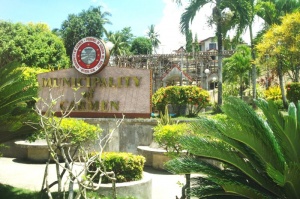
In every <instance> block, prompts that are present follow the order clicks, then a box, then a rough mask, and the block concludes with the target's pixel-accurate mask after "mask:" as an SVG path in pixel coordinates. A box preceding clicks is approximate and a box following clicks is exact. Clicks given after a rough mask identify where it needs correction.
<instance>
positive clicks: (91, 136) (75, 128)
mask: <svg viewBox="0 0 300 199" xmlns="http://www.w3.org/2000/svg"><path fill="white" fill-rule="evenodd" d="M50 120H52V118H51V119H50ZM53 120H54V121H52V122H53V123H56V124H58V123H60V125H59V127H58V129H56V130H57V131H60V135H61V136H62V137H61V138H62V141H63V142H69V143H72V144H81V143H83V142H86V141H89V140H95V139H96V138H97V137H98V135H99V133H101V132H102V129H101V128H100V127H99V126H95V125H92V124H88V123H86V122H85V121H83V120H80V119H75V118H63V119H61V118H55V117H54V118H53ZM49 128H51V127H50V126H49ZM49 130H50V129H49ZM44 136H45V135H44V133H43V132H40V133H39V134H35V135H33V136H32V137H30V140H35V139H38V138H39V139H40V138H44Z"/></svg>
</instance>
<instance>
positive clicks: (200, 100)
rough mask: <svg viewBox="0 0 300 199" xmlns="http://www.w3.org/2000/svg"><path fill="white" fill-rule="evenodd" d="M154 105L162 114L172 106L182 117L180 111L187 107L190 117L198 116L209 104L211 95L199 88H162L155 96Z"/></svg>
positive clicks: (153, 97) (153, 98)
mask: <svg viewBox="0 0 300 199" xmlns="http://www.w3.org/2000/svg"><path fill="white" fill-rule="evenodd" d="M152 103H153V106H154V107H155V108H157V109H158V110H159V111H161V112H164V108H165V106H166V105H168V104H170V105H171V106H172V109H173V110H175V111H176V114H177V115H180V110H181V109H182V108H183V107H185V106H186V107H187V110H188V115H189V116H196V115H197V114H198V113H199V112H200V110H201V109H202V108H205V107H206V106H207V105H208V104H209V93H208V92H207V91H206V90H203V89H201V88H199V87H197V86H169V87H162V88H160V89H158V90H157V91H156V92H155V93H154V94H153V96H152Z"/></svg>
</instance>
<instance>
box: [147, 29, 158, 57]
mask: <svg viewBox="0 0 300 199" xmlns="http://www.w3.org/2000/svg"><path fill="white" fill-rule="evenodd" d="M148 28H149V30H148V32H147V36H148V37H149V39H150V41H151V44H152V48H153V52H154V53H155V54H156V48H157V47H158V45H159V44H160V41H159V39H158V37H159V34H158V33H157V32H155V26H154V25H153V24H152V25H151V26H149V27H148Z"/></svg>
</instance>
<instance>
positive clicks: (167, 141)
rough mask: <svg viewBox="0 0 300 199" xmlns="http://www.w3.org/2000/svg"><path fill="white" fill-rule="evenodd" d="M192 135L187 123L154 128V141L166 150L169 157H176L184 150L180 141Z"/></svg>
mask: <svg viewBox="0 0 300 199" xmlns="http://www.w3.org/2000/svg"><path fill="white" fill-rule="evenodd" d="M188 134H191V130H190V128H189V126H188V125H187V124H186V123H179V124H167V125H157V126H156V127H154V134H153V136H154V141H155V142H157V143H158V145H159V146H160V147H162V148H164V149H165V150H166V151H167V152H168V155H170V156H176V155H178V154H179V153H180V152H181V151H182V150H183V149H184V148H183V147H182V145H181V144H180V142H179V140H180V139H181V137H182V136H184V135H188Z"/></svg>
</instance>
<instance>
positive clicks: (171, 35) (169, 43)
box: [155, 0, 214, 53]
mask: <svg viewBox="0 0 300 199" xmlns="http://www.w3.org/2000/svg"><path fill="white" fill-rule="evenodd" d="M163 2H164V4H165V8H164V11H163V17H162V19H161V21H160V22H159V23H158V24H156V26H155V29H156V31H157V32H158V34H159V35H160V37H159V40H160V41H161V46H160V47H159V49H158V50H157V53H173V51H174V50H177V49H179V48H180V47H181V46H185V37H184V35H182V34H181V32H180V17H181V15H182V13H183V12H184V8H185V7H186V5H187V4H186V3H185V2H184V4H183V5H182V6H178V5H177V4H176V3H174V2H173V1H172V0H163ZM211 9H212V7H211V6H210V5H206V6H204V7H203V8H202V9H201V10H200V11H199V12H198V14H197V16H196V17H195V19H194V20H193V23H192V25H191V29H192V32H193V34H195V33H197V35H198V39H199V40H202V39H206V38H207V37H211V36H214V29H213V28H210V27H208V25H207V24H206V22H207V16H209V15H210V13H211Z"/></svg>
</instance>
